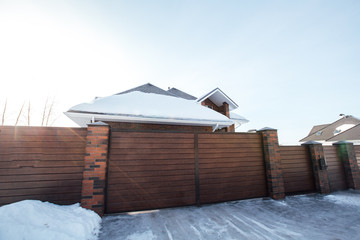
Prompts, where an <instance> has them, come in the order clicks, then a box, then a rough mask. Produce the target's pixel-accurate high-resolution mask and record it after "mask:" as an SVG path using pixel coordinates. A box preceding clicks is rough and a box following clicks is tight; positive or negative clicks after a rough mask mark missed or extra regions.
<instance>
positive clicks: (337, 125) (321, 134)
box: [300, 115, 360, 142]
mask: <svg viewBox="0 0 360 240" xmlns="http://www.w3.org/2000/svg"><path fill="white" fill-rule="evenodd" d="M358 124H360V120H359V119H357V118H355V117H353V116H351V115H347V116H344V117H343V118H341V119H339V120H337V121H335V122H333V123H331V124H324V125H317V126H314V127H313V129H312V130H311V131H310V133H309V135H308V136H306V137H305V138H303V139H301V140H300V142H307V141H337V140H336V139H339V138H343V137H345V136H346V135H343V136H342V137H340V136H339V135H341V134H343V133H346V132H348V131H350V132H351V131H353V130H352V129H353V128H354V126H355V125H358ZM351 125H354V126H351ZM342 126H346V130H341V128H342ZM336 130H340V132H338V133H337V132H336ZM347 134H351V133H349V132H348V133H347ZM351 135H352V134H351ZM336 136H339V137H336ZM334 139H335V140H334ZM342 140H351V139H342Z"/></svg>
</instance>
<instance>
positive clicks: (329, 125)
mask: <svg viewBox="0 0 360 240" xmlns="http://www.w3.org/2000/svg"><path fill="white" fill-rule="evenodd" d="M349 116H350V117H352V118H355V119H356V120H358V121H360V119H358V118H356V117H354V116H352V115H349ZM344 118H346V117H342V118H340V119H338V120H336V121H335V122H333V123H329V124H328V125H327V126H326V127H323V128H321V129H318V130H317V131H316V132H314V133H313V134H310V135H307V136H306V137H304V138H302V139H301V140H300V142H303V140H304V139H306V138H308V137H311V136H314V135H315V134H316V133H317V132H319V131H322V130H324V129H326V128H329V127H331V126H333V125H334V124H336V123H337V122H339V121H341V120H343V119H344ZM359 124H360V122H359ZM320 125H322V124H320ZM320 125H314V126H313V127H315V126H320ZM345 132H346V131H345ZM333 137H335V136H332V137H331V138H333ZM329 139H330V138H329ZM325 141H327V140H325Z"/></svg>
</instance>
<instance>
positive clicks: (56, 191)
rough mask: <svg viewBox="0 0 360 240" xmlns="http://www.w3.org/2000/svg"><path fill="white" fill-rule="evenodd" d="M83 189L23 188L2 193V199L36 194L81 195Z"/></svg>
mask: <svg viewBox="0 0 360 240" xmlns="http://www.w3.org/2000/svg"><path fill="white" fill-rule="evenodd" d="M79 192H81V187H73V186H71V187H62V188H57V187H50V188H23V189H5V190H1V191H0V197H8V196H26V195H36V194H68V193H79Z"/></svg>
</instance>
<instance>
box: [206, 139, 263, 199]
mask: <svg viewBox="0 0 360 240" xmlns="http://www.w3.org/2000/svg"><path fill="white" fill-rule="evenodd" d="M263 161H264V160H263V153H262V145H261V138H260V135H259V134H253V133H241V134H237V133H235V134H199V172H200V177H199V182H200V203H202V204H203V203H214V202H222V201H230V200H238V199H245V198H252V197H264V196H266V194H267V190H266V179H265V169H264V163H263Z"/></svg>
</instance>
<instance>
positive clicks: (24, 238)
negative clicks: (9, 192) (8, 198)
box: [0, 200, 101, 240]
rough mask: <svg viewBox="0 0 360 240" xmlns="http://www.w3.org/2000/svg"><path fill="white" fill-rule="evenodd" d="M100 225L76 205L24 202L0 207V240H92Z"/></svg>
mask: <svg viewBox="0 0 360 240" xmlns="http://www.w3.org/2000/svg"><path fill="white" fill-rule="evenodd" d="M100 222H101V218H100V217H99V216H98V215H97V214H96V213H95V212H93V211H90V210H87V209H84V208H81V207H80V206H79V204H74V205H68V206H60V205H56V204H52V203H48V202H41V201H37V200H25V201H21V202H16V203H13V204H9V205H5V206H2V207H0V240H58V239H61V240H95V239H97V235H98V233H99V229H100Z"/></svg>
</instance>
